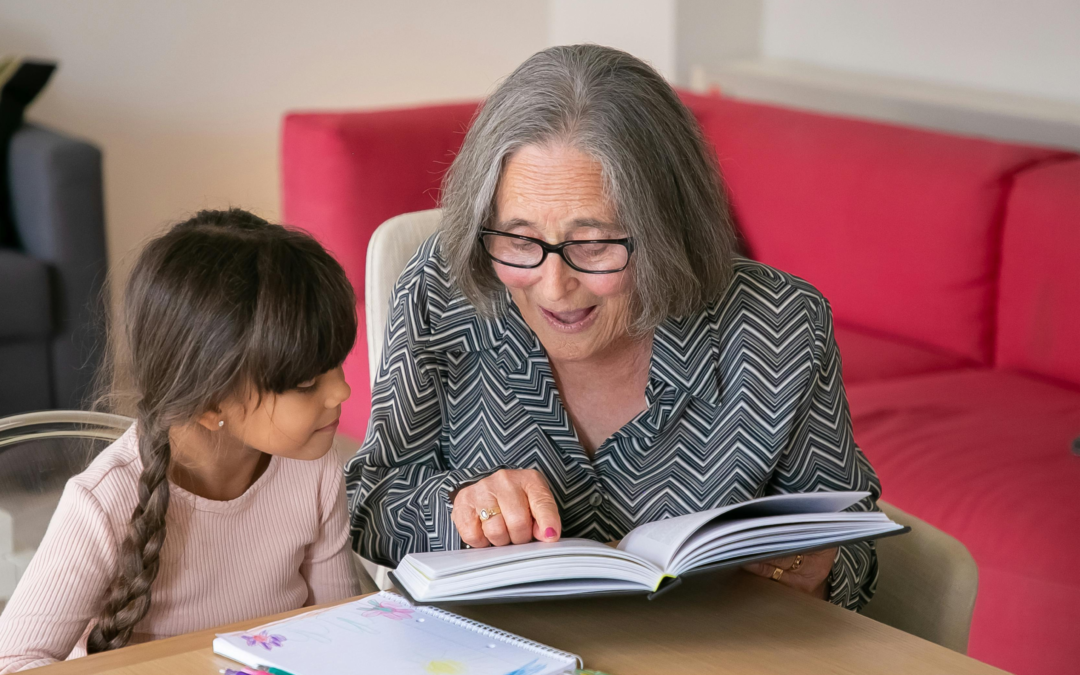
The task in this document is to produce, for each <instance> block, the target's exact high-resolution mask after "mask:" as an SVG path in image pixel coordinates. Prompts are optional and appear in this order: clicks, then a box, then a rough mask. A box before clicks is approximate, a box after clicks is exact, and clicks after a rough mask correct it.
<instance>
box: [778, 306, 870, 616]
mask: <svg viewBox="0 0 1080 675" xmlns="http://www.w3.org/2000/svg"><path fill="white" fill-rule="evenodd" d="M809 315H810V317H811V323H812V324H813V343H814V344H813V354H814V358H813V366H812V371H811V373H810V378H809V382H808V386H807V389H806V390H805V391H804V392H802V395H801V397H800V400H799V403H798V406H797V408H796V413H795V414H796V418H795V421H794V424H793V426H792V437H791V441H790V443H789V444H788V447H787V448H786V449H785V451H784V454H783V456H782V457H781V459H780V462H779V465H778V466H777V470H776V472H775V473H774V475H773V478H772V483H771V484H770V490H769V491H770V492H772V493H786V492H817V491H826V490H853V491H867V492H869V493H870V496H869V497H867V498H866V499H864V500H862V501H860V502H859V503H858V504H855V505H854V506H852V507H851V508H850V509H849V510H852V511H876V510H877V505H876V502H877V500H878V497H879V496H880V495H881V483H880V482H879V481H878V477H877V474H876V473H875V472H874V468H873V467H872V466H870V462H869V461H867V459H866V456H865V455H864V454H863V453H862V450H860V449H859V447H858V446H857V445H855V439H854V436H853V434H852V429H851V412H850V410H849V409H848V402H847V395H846V394H845V393H844V383H843V379H842V377H841V364H840V350H839V349H838V348H837V346H836V338H835V336H834V335H833V323H832V312H831V310H830V308H829V304H828V302H827V301H826V300H825V299H824V298H821V297H820V296H819V297H816V298H815V299H814V300H811V301H810V305H809ZM877 578H878V565H877V554H876V552H875V550H874V543H873V542H862V543H859V544H853V545H849V546H841V547H840V548H839V551H838V552H837V555H836V560H835V561H834V562H833V567H832V571H831V572H830V574H829V578H828V581H827V585H828V594H829V601H830V602H832V603H833V604H836V605H840V606H841V607H846V608H847V609H853V610H859V609H861V608H862V607H863V606H864V605H865V604H866V603H867V602H869V601H870V598H871V597H873V595H874V589H875V588H876V586H877Z"/></svg>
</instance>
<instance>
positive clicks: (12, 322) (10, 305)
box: [0, 248, 53, 340]
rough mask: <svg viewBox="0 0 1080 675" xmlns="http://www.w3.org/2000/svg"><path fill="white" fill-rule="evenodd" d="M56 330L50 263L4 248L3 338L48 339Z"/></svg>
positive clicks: (0, 289) (0, 281) (0, 260)
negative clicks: (50, 287)
mask: <svg viewBox="0 0 1080 675" xmlns="http://www.w3.org/2000/svg"><path fill="white" fill-rule="evenodd" d="M52 329H53V323H52V302H51V298H50V293H49V267H48V265H46V264H45V263H44V262H42V261H40V260H38V259H36V258H31V257H30V256H28V255H25V254H23V253H22V252H20V251H17V250H15V249H10V248H0V340H9V339H16V338H46V337H48V336H49V335H50V334H51V333H52Z"/></svg>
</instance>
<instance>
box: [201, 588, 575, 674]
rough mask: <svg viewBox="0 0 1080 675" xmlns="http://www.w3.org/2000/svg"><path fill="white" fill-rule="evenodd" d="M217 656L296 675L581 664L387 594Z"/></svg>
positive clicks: (226, 640)
mask: <svg viewBox="0 0 1080 675" xmlns="http://www.w3.org/2000/svg"><path fill="white" fill-rule="evenodd" d="M214 653H215V654H218V655H220V656H224V657H225V658H227V659H232V660H233V661H237V662H239V663H242V664H244V665H245V666H248V667H249V668H260V667H262V668H264V669H265V668H266V667H270V668H276V669H279V670H283V671H286V672H289V673H292V675H326V674H327V673H378V674H382V673H394V674H395V675H398V674H401V675H407V674H411V673H416V674H417V675H430V674H431V673H443V674H445V675H562V674H563V673H573V672H574V669H575V668H577V667H579V666H580V665H581V659H580V658H579V657H577V656H574V655H573V654H569V653H567V652H562V651H559V650H557V649H553V648H551V647H547V646H545V645H542V644H540V643H538V642H533V641H531V640H526V639H525V638H522V637H518V636H517V635H513V634H511V633H507V632H505V631H501V630H499V629H497V628H492V627H491V626H488V625H485V624H482V623H478V622H476V621H472V620H470V619H466V618H465V617H462V616H458V615H457V614H451V613H450V612H447V611H445V610H441V609H437V608H435V607H418V606H416V605H413V604H412V603H410V602H409V601H408V600H406V599H405V598H403V597H401V596H400V595H396V594H394V593H386V592H383V593H378V594H376V595H369V596H367V597H365V598H360V599H359V600H355V601H353V602H348V603H345V604H344V605H337V606H335V607H331V608H329V609H323V610H316V611H312V612H308V613H306V614H301V615H299V616H294V617H292V618H290V619H284V620H282V621H276V622H274V623H268V624H266V625H263V626H259V627H258V628H253V629H251V630H247V631H240V632H236V633H224V634H221V635H218V636H217V638H216V639H215V640H214Z"/></svg>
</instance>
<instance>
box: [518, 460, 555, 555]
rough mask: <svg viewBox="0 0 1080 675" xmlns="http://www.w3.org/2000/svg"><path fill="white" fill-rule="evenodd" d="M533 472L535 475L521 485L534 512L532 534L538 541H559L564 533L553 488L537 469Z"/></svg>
mask: <svg viewBox="0 0 1080 675" xmlns="http://www.w3.org/2000/svg"><path fill="white" fill-rule="evenodd" d="M531 473H532V474H533V475H532V476H530V477H529V478H528V479H527V480H526V481H524V482H523V483H522V486H521V487H522V489H523V490H524V492H525V496H526V498H527V499H528V500H529V511H530V512H531V513H532V519H533V526H532V529H533V532H532V535H533V536H534V537H535V538H536V539H537V540H538V541H558V540H559V536H560V535H561V534H562V518H560V517H559V506H558V505H557V504H556V503H555V497H553V496H552V494H551V488H549V487H548V484H547V481H546V480H545V479H544V477H543V476H542V475H541V474H540V473H539V472H537V471H533V472H531Z"/></svg>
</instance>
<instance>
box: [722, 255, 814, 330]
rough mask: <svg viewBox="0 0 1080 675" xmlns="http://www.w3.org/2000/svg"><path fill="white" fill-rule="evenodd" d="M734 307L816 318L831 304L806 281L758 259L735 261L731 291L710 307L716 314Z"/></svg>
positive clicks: (755, 311)
mask: <svg viewBox="0 0 1080 675" xmlns="http://www.w3.org/2000/svg"><path fill="white" fill-rule="evenodd" d="M733 308H740V309H743V310H746V311H748V312H750V313H751V314H753V313H758V314H761V313H764V314H771V315H776V314H788V313H790V312H791V311H792V310H793V309H796V310H798V311H801V312H808V313H809V314H810V315H812V316H814V317H815V318H817V317H818V315H819V314H821V313H822V312H825V313H827V312H828V311H829V301H828V300H826V299H825V296H824V295H822V293H821V291H819V290H818V289H817V288H816V287H814V285H813V284H811V283H810V282H808V281H806V280H805V279H802V278H800V277H797V276H795V275H794V274H791V273H789V272H784V271H782V270H778V269H776V268H775V267H771V266H769V265H766V264H764V263H760V262H757V261H756V260H749V259H747V258H736V259H735V264H734V266H733V275H732V279H731V283H730V284H729V285H728V290H727V291H726V292H725V293H724V294H723V296H722V297H720V298H718V299H717V300H716V301H714V302H713V303H711V305H710V307H709V309H710V311H711V312H715V313H721V312H726V311H730V310H731V309H733Z"/></svg>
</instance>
